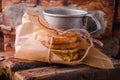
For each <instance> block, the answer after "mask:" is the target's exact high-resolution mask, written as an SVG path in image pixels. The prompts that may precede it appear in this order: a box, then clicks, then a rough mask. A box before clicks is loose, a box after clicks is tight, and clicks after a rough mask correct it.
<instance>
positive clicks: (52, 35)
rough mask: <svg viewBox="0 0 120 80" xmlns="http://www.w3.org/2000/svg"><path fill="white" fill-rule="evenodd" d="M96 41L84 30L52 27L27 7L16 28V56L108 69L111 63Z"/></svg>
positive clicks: (111, 66)
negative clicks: (97, 46) (20, 22)
mask: <svg viewBox="0 0 120 80" xmlns="http://www.w3.org/2000/svg"><path fill="white" fill-rule="evenodd" d="M93 42H96V43H98V44H100V45H101V46H102V43H101V42H100V41H98V40H96V39H93V38H92V37H91V36H90V35H89V33H88V32H87V31H86V30H83V29H70V30H66V31H63V30H59V29H55V28H53V27H51V26H50V25H49V24H48V23H47V22H46V21H45V20H44V19H43V18H42V17H40V16H36V15H34V14H32V13H31V12H29V11H26V12H25V14H24V16H23V20H22V24H21V25H20V26H18V27H17V28H16V42H15V48H16V54H15V58H21V59H27V60H34V61H41V62H48V63H60V64H67V65H78V64H85V65H89V66H92V67H96V68H104V69H110V68H113V64H112V62H111V60H110V59H109V57H107V56H106V55H104V54H103V53H102V52H100V51H99V50H98V49H96V48H95V47H94V45H93Z"/></svg>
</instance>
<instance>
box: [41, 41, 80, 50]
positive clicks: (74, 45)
mask: <svg viewBox="0 0 120 80" xmlns="http://www.w3.org/2000/svg"><path fill="white" fill-rule="evenodd" d="M79 44H80V42H79V41H77V42H75V43H69V44H52V45H51V46H50V44H47V43H43V45H44V46H46V47H47V48H51V49H60V50H65V49H74V48H78V47H79Z"/></svg>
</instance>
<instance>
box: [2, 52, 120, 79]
mask: <svg viewBox="0 0 120 80" xmlns="http://www.w3.org/2000/svg"><path fill="white" fill-rule="evenodd" d="M13 53H14V52H2V53H0V56H12V55H13ZM112 61H113V64H114V66H115V69H96V68H91V67H89V66H85V65H78V66H75V67H70V66H65V65H59V64H48V63H41V62H33V61H26V60H20V59H14V58H9V59H6V60H3V61H1V62H0V67H1V70H0V73H1V75H2V76H1V75H0V80H120V76H119V74H120V60H115V59H112Z"/></svg>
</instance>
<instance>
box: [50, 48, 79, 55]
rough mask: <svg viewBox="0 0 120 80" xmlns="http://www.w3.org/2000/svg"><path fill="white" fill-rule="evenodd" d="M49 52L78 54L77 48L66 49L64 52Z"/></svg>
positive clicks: (54, 50) (55, 50) (53, 50)
mask: <svg viewBox="0 0 120 80" xmlns="http://www.w3.org/2000/svg"><path fill="white" fill-rule="evenodd" d="M50 50H51V51H52V52H54V53H56V54H74V53H78V51H79V48H74V49H66V50H57V49H50Z"/></svg>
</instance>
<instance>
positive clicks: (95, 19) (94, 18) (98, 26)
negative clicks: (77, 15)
mask: <svg viewBox="0 0 120 80" xmlns="http://www.w3.org/2000/svg"><path fill="white" fill-rule="evenodd" d="M85 16H88V17H91V18H92V19H93V20H94V21H95V23H96V27H97V28H96V30H95V31H92V32H90V34H93V33H95V32H97V31H99V30H100V29H101V24H100V22H99V21H98V19H97V18H96V17H95V16H94V15H93V14H86V15H85Z"/></svg>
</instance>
